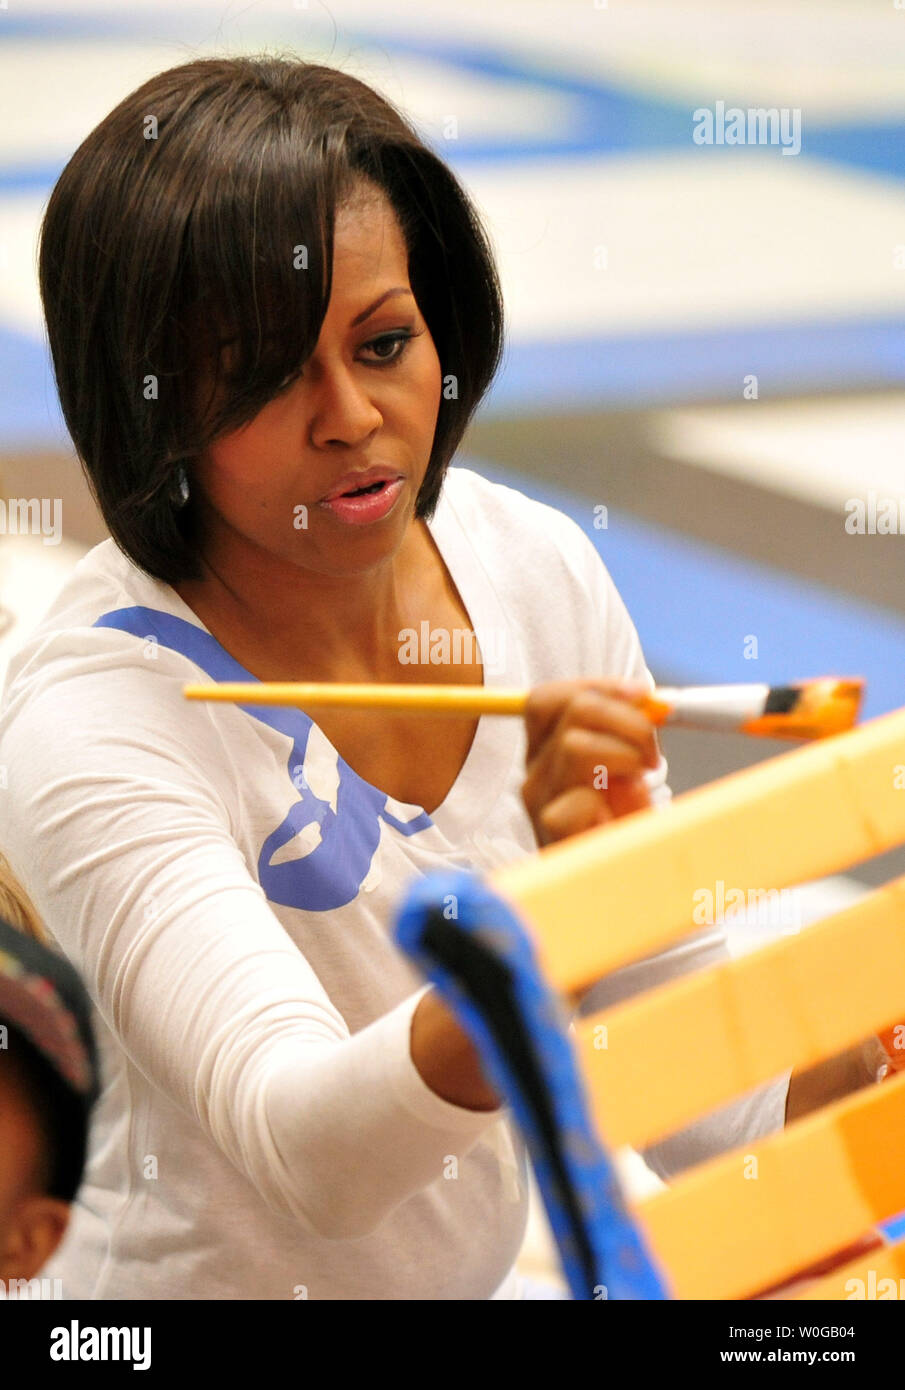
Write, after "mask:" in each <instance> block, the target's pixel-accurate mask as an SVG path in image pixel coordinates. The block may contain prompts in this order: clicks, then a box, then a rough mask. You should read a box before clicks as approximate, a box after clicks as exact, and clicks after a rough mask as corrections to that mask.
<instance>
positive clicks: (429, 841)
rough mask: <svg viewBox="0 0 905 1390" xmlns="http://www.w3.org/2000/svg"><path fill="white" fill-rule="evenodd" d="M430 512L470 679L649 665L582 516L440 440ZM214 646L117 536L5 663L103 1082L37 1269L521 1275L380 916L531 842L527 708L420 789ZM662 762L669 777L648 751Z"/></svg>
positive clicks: (500, 1285) (375, 1279) (24, 866)
mask: <svg viewBox="0 0 905 1390" xmlns="http://www.w3.org/2000/svg"><path fill="white" fill-rule="evenodd" d="M429 525H430V529H431V532H432V535H433V537H434V539H435V541H436V543H437V545H438V548H439V550H440V553H441V555H442V556H443V559H444V561H445V563H446V565H447V566H448V568H449V571H450V573H451V575H452V578H453V581H454V582H455V585H456V587H457V589H458V590H459V593H460V594H461V596H462V600H463V602H464V604H465V607H466V609H467V612H468V614H469V619H470V623H471V628H472V629H473V631H474V633H475V634H476V637H477V641H478V644H479V646H480V649H481V652H482V654H483V656H484V665H485V682H486V684H488V685H506V686H533V685H535V684H537V683H539V682H541V681H544V680H553V679H561V678H569V677H576V676H603V675H614V676H620V677H630V678H636V679H637V678H642V679H647V680H650V676H649V673H648V672H647V671H646V667H645V664H644V659H643V656H642V652H641V647H640V644H639V641H638V637H637V634H636V632H635V629H634V627H633V625H632V623H631V621H630V619H629V617H628V614H627V613H626V610H625V607H624V605H623V603H622V601H621V599H620V598H619V595H618V594H617V592H616V590H615V588H614V586H613V584H612V581H611V580H610V578H609V575H608V573H607V571H606V569H605V568H604V565H603V563H602V562H601V560H600V558H599V556H598V555H597V553H596V550H595V549H594V547H593V545H592V544H591V543H590V541H589V540H588V539H587V538H586V537H585V535H584V534H583V532H582V531H581V530H580V528H579V527H578V526H577V525H576V524H575V523H574V522H573V521H571V520H570V519H569V518H568V517H566V516H565V515H563V514H562V513H560V512H558V511H555V510H554V509H552V508H550V507H547V506H545V505H543V504H541V503H538V502H535V501H533V500H531V499H529V498H527V497H525V496H523V495H522V494H520V493H519V492H517V491H515V490H514V489H511V488H508V487H503V486H500V485H498V484H494V483H491V482H489V481H487V480H486V479H484V478H482V477H480V476H479V475H478V474H476V473H475V472H473V471H471V470H469V469H466V468H451V469H450V470H449V472H448V474H447V478H446V481H445V483H444V487H443V491H442V494H441V498H440V502H439V504H438V507H437V510H436V512H435V515H434V517H433V519H432V521H431V522H430V523H429ZM303 674H304V673H301V672H300V673H299V675H300V677H301V676H302V675H303ZM208 677H209V678H211V679H214V680H224V679H235V680H252V679H253V677H251V676H250V675H249V673H248V672H246V671H244V670H243V669H242V668H241V667H240V666H239V665H238V663H237V662H236V661H234V660H233V658H232V657H231V656H229V654H228V653H227V652H226V651H225V650H224V649H223V648H222V647H221V646H220V644H219V643H218V642H217V641H216V640H215V639H214V638H213V636H212V635H211V634H210V633H208V632H207V630H206V629H205V628H204V627H203V625H202V624H201V623H200V622H199V620H198V618H197V617H196V616H195V614H194V613H193V612H192V611H191V610H190V609H189V608H188V607H187V606H186V605H185V604H184V603H183V602H182V600H181V599H180V598H179V596H178V595H177V594H176V593H175V591H174V590H173V589H172V588H171V587H170V586H169V585H167V584H164V583H162V582H160V581H158V580H155V579H153V578H150V577H149V576H148V575H146V574H144V573H143V572H142V571H140V570H139V569H137V568H136V567H135V566H134V565H133V564H131V563H130V562H129V561H128V560H127V559H126V558H125V557H124V556H123V555H122V554H121V552H120V551H119V550H118V549H117V548H116V546H115V545H114V543H113V542H112V541H105V542H104V543H102V544H101V545H99V546H97V547H95V549H93V550H92V551H91V552H90V553H89V554H88V555H87V556H86V557H85V558H84V559H83V560H82V561H81V562H80V564H79V565H78V567H77V569H76V571H75V573H74V574H73V576H72V578H71V579H70V580H69V581H68V582H67V584H66V585H65V587H64V589H63V590H62V592H61V594H60V595H59V597H58V599H57V601H56V602H55V603H54V605H53V607H52V608H51V610H50V611H49V613H48V615H47V617H46V618H45V620H44V621H43V622H42V623H41V624H40V626H39V627H38V629H37V631H36V632H35V633H34V634H33V635H32V636H31V637H30V638H29V640H28V641H27V643H26V645H25V646H24V647H23V649H22V650H21V651H20V652H18V653H17V654H16V655H15V656H14V657H13V658H12V660H11V662H10V667H9V673H8V678H7V685H6V689H5V692H4V698H3V706H2V713H0V765H2V766H3V767H4V768H5V770H6V782H7V790H6V791H5V792H3V794H2V795H0V845H2V846H3V848H4V850H5V852H6V854H7V856H8V858H9V860H10V863H11V865H12V867H13V869H14V871H15V872H16V873H17V874H18V876H19V877H20V879H21V880H22V882H23V884H24V886H25V888H26V889H27V891H28V892H29V894H30V895H31V897H32V899H33V900H34V902H35V904H36V906H37V907H38V910H39V911H40V912H41V914H42V916H43V918H44V921H45V923H46V925H47V927H48V930H49V932H50V933H51V935H52V937H53V938H54V939H55V941H56V942H57V943H58V944H59V946H60V947H61V948H62V950H63V951H65V953H66V955H67V956H68V957H69V958H70V959H71V960H72V961H73V963H74V964H75V965H76V967H77V968H78V969H79V970H80V971H81V973H82V976H83V979H84V980H85V983H86V985H87V988H88V990H89V992H90V994H91V996H92V999H93V1001H94V1005H95V1024H96V1027H97V1031H98V1036H99V1044H100V1049H101V1057H102V1074H103V1082H104V1086H103V1093H102V1096H101V1099H100V1101H99V1103H98V1107H97V1109H96V1113H95V1116H94V1122H93V1126H92V1142H91V1148H90V1154H89V1162H88V1167H87V1171H86V1176H85V1180H84V1183H83V1185H82V1188H81V1190H80V1193H79V1196H78V1199H77V1202H76V1203H75V1206H74V1211H73V1219H72V1222H71V1225H70V1229H69V1232H68V1233H67V1236H66V1237H65V1239H64V1241H63V1243H62V1245H61V1246H60V1248H59V1250H58V1251H57V1253H56V1255H55V1256H54V1257H53V1258H52V1259H51V1261H50V1263H49V1264H48V1265H47V1266H46V1267H45V1270H44V1271H43V1273H45V1274H46V1275H48V1276H49V1277H58V1278H61V1279H62V1281H63V1292H64V1296H65V1297H66V1298H127V1299H128V1298H166V1299H199V1298H227V1299H228V1298H251V1299H286V1298H288V1299H292V1298H303V1297H307V1298H312V1299H323V1298H341V1299H359V1298H361V1299H416V1298H418V1299H421V1298H430V1299H434V1298H436V1299H482V1298H490V1297H512V1296H515V1295H514V1292H513V1290H514V1287H515V1282H514V1280H513V1278H512V1266H513V1262H514V1260H515V1257H516V1255H517V1253H518V1250H519V1246H520V1243H521V1240H522V1236H523V1232H524V1226H525V1219H526V1182H525V1167H524V1165H525V1156H524V1149H523V1145H522V1143H521V1140H520V1138H519V1137H518V1135H517V1133H516V1132H515V1131H514V1129H513V1128H512V1126H511V1124H510V1122H509V1120H508V1116H507V1113H506V1112H490V1113H487V1112H473V1111H469V1110H466V1109H463V1108H460V1107H458V1106H454V1105H451V1104H449V1103H447V1102H446V1101H444V1100H442V1099H441V1098H440V1097H439V1096H437V1095H435V1094H434V1093H433V1092H432V1091H431V1090H429V1088H428V1087H427V1086H426V1085H425V1083H424V1082H423V1081H422V1079H421V1077H420V1076H419V1074H418V1072H417V1071H416V1069H415V1067H414V1064H413V1063H412V1060H411V1055H410V1051H409V1032H410V1025H411V1018H412V1014H413V1012H414V1009H415V1007H416V1005H417V1002H418V1000H419V999H420V997H421V994H422V993H423V985H422V982H421V981H420V979H419V977H418V976H417V974H416V972H415V970H414V969H413V967H412V966H411V965H410V964H409V962H408V961H407V959H406V958H405V957H404V956H403V955H402V953H401V952H400V951H399V950H398V949H397V948H396V947H395V945H394V944H393V942H392V939H391V935H390V933H391V929H392V923H393V921H394V915H395V911H396V908H397V906H398V904H399V902H400V900H401V897H402V895H403V893H404V890H405V886H406V884H407V883H408V882H410V881H411V880H412V879H413V877H414V876H416V875H419V874H423V873H426V872H429V871H431V870H433V869H434V868H440V867H444V866H447V867H448V866H450V865H463V866H467V867H471V868H474V869H476V870H478V871H481V870H483V869H489V868H492V867H494V866H495V865H497V864H500V863H504V862H506V861H507V860H511V859H516V858H521V857H523V856H525V855H528V854H531V853H534V852H535V850H536V842H535V839H534V834H533V830H532V827H531V823H530V819H529V817H528V814H527V812H526V810H525V808H524V805H523V803H522V800H521V794H520V788H521V784H522V782H523V780H524V776H525V766H524V763H525V733H524V723H523V721H521V720H516V719H499V718H492V717H484V718H482V719H481V720H480V722H479V726H478V731H477V734H476V736H475V740H474V742H473V744H472V746H471V749H470V750H469V753H468V756H467V758H466V761H465V764H464V766H463V767H462V770H461V772H460V774H459V777H458V778H457V780H456V782H455V784H454V786H453V787H452V789H451V790H450V792H449V794H448V796H447V797H446V799H445V801H444V802H443V804H442V805H441V806H440V807H438V808H437V809H436V810H435V811H434V812H433V813H432V814H431V815H427V814H426V813H425V812H424V811H423V810H422V808H420V807H417V806H413V805H408V804H406V803H403V802H400V801H397V800H394V799H393V798H392V797H389V796H387V795H386V794H385V793H383V792H381V791H380V790H379V789H377V788H375V787H373V786H371V785H370V784H368V783H367V782H365V781H364V780H363V779H362V778H361V777H359V776H358V775H357V774H356V773H355V772H353V771H352V769H351V768H350V767H349V766H348V765H347V764H346V763H345V762H344V761H343V759H342V758H341V757H340V756H339V755H338V753H337V752H336V750H335V749H334V748H333V747H332V745H331V744H330V743H329V741H328V740H327V739H326V738H325V737H324V735H323V734H322V733H321V731H320V730H319V728H318V727H317V725H316V724H315V723H313V722H312V720H311V719H310V718H309V717H308V716H307V715H306V714H304V713H303V712H302V711H300V710H293V709H277V708H268V707H263V706H257V707H239V706H234V705H229V704H204V703H195V702H187V701H185V700H184V698H183V696H182V693H181V691H182V686H183V684H184V683H185V682H187V681H196V680H198V679H205V678H208ZM648 776H649V781H650V785H651V788H652V790H653V794H654V797H655V800H658V801H663V800H665V799H667V798H668V795H669V792H668V788H667V786H666V780H665V779H666V767H665V763H663V762H662V761H661V766H660V768H659V769H658V770H657V771H656V772H653V773H650V774H648ZM707 949H708V950H712V943H711V945H710V946H709V947H708V948H707ZM695 960H696V952H695V949H694V948H692V949H691V950H689V948H688V947H687V946H684V947H680V948H679V949H678V950H676V951H674V952H672V953H669V952H668V953H665V954H664V955H663V956H661V957H659V958H658V961H659V963H658V964H656V963H655V966H654V967H653V968H657V969H659V970H660V971H661V972H662V971H665V972H666V973H677V972H678V971H680V970H683V969H688V968H691V967H692V966H693V965H694V964H695ZM671 961H673V962H675V963H674V964H673V965H671V964H670V962H671ZM632 969H634V970H635V971H636V972H637V969H638V968H637V967H632ZM620 974H621V972H620ZM643 974H644V971H643V970H642V971H641V978H638V977H637V973H636V979H637V980H638V982H637V984H636V985H635V986H633V987H643V984H644V979H643ZM611 979H612V980H614V981H615V980H616V979H617V977H615V976H614V977H611ZM784 1103H785V1084H784V1083H779V1084H776V1085H773V1086H771V1087H767V1088H764V1089H762V1091H761V1092H759V1093H757V1096H756V1097H755V1098H754V1099H753V1100H752V1101H749V1102H746V1103H745V1104H744V1105H743V1106H742V1108H741V1110H739V1111H737V1112H736V1113H737V1115H741V1116H742V1119H741V1120H740V1121H737V1122H736V1125H735V1128H734V1129H733V1128H732V1127H731V1125H730V1127H729V1130H728V1131H727V1130H726V1128H725V1124H724V1125H723V1127H722V1128H720V1126H715V1125H714V1124H713V1122H703V1123H702V1124H701V1125H698V1126H696V1127H694V1129H693V1130H692V1131H688V1135H687V1136H684V1137H683V1136H679V1138H678V1139H677V1140H673V1141H671V1142H672V1144H673V1149H672V1150H670V1149H669V1147H668V1145H667V1146H666V1147H665V1148H663V1149H662V1153H663V1154H665V1155H666V1156H667V1160H669V1161H675V1162H676V1164H677V1166H680V1165H681V1163H682V1162H683V1160H684V1161H690V1159H689V1154H691V1156H692V1159H693V1158H694V1157H704V1156H706V1155H707V1154H708V1153H710V1152H716V1151H718V1150H719V1149H720V1148H723V1147H726V1146H727V1143H728V1142H734V1141H735V1140H737V1139H740V1138H744V1139H750V1138H753V1137H755V1136H756V1135H757V1134H760V1133H765V1132H769V1131H770V1130H772V1129H775V1128H778V1127H779V1126H780V1125H781V1124H782V1113H783V1106H784ZM739 1125H740V1126H741V1130H742V1131H743V1133H740V1132H739ZM727 1133H728V1136H729V1137H728V1139H727V1138H726V1134H727ZM688 1136H690V1138H689V1137H688ZM689 1144H690V1145H691V1149H689ZM683 1145H684V1147H683ZM692 1151H693V1152H692ZM670 1155H671V1158H670Z"/></svg>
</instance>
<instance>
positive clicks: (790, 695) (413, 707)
mask: <svg viewBox="0 0 905 1390" xmlns="http://www.w3.org/2000/svg"><path fill="white" fill-rule="evenodd" d="M863 690H864V681H863V680H861V679H858V678H838V677H833V676H824V677H819V678H817V679H814V680H805V681H798V682H796V683H794V684H792V685H773V686H771V685H701V686H684V687H676V688H674V687H658V688H656V689H654V690H652V691H650V692H649V693H648V694H646V695H639V696H637V697H634V698H633V699H632V700H631V703H632V704H634V705H635V706H636V707H637V708H638V709H640V710H641V711H642V712H643V713H644V714H646V715H647V717H648V719H650V721H651V723H653V724H656V725H674V726H676V727H679V728H686V729H704V730H718V731H723V732H729V733H741V734H751V735H753V736H754V737H757V738H780V739H815V738H825V737H826V736H827V735H828V734H838V733H842V732H843V731H844V730H846V729H850V728H851V727H852V726H853V725H854V724H855V722H856V720H857V717H858V710H859V708H860V705H861V697H862V694H863ZM182 693H183V695H184V696H185V697H186V699H187V700H221V701H229V702H231V703H238V704H243V705H296V706H298V707H299V708H300V709H305V708H307V707H308V706H311V707H312V708H315V707H317V706H320V707H322V708H325V707H332V708H338V707H346V708H349V707H352V708H362V709H365V708H367V709H384V710H399V711H407V712H410V713H412V714H418V713H423V714H450V715H459V716H469V717H472V716H474V715H481V714H524V712H525V708H526V706H527V703H528V695H529V691H528V690H517V689H516V690H513V689H505V688H499V687H496V688H495V687H493V686H489V687H488V686H481V685H478V686H475V685H442V684H436V685H405V684H400V685H374V684H370V683H368V682H362V683H360V684H353V685H343V684H330V683H321V682H314V681H309V682H304V681H300V682H285V683H268V682H263V681H262V682H259V683H252V684H238V683H230V682H224V683H223V684H219V685H186V686H184V687H183V691H182Z"/></svg>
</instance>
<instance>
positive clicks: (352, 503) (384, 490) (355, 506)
mask: <svg viewBox="0 0 905 1390" xmlns="http://www.w3.org/2000/svg"><path fill="white" fill-rule="evenodd" d="M404 481H405V480H404V478H393V479H392V480H389V481H388V480H386V479H385V480H384V481H383V482H379V483H371V484H370V486H369V487H362V488H358V490H357V491H355V492H345V493H343V494H342V496H340V497H331V498H330V499H329V500H328V501H324V502H321V503H320V504H319V505H320V506H321V507H326V508H327V509H328V510H329V511H331V512H332V513H333V515H334V516H335V517H338V518H339V520H340V521H345V522H348V523H350V524H351V525H353V526H360V525H362V524H363V523H365V522H370V521H380V520H382V518H383V517H385V516H386V515H387V514H388V512H390V511H391V510H392V508H393V506H394V504H395V502H396V499H397V498H398V496H399V494H400V493H401V491H402V485H403V482H404Z"/></svg>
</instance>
